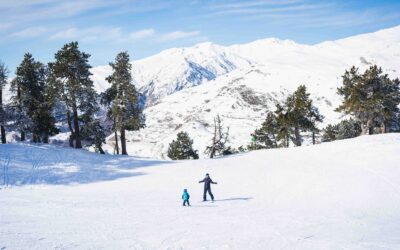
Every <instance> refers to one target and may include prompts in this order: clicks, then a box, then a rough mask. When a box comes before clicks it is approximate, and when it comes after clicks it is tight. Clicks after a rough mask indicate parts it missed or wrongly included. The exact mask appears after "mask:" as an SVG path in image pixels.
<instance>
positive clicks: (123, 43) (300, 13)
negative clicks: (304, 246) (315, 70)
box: [0, 0, 400, 72]
mask: <svg viewBox="0 0 400 250" xmlns="http://www.w3.org/2000/svg"><path fill="white" fill-rule="evenodd" d="M396 25H400V1H399V0H396V1H394V0H380V1H377V0H376V1H372V0H359V1H352V0H347V1H340V0H332V1H322V0H314V1H312V0H248V1H244V0H0V60H1V61H3V62H4V63H6V65H8V67H9V69H10V70H11V71H12V72H14V71H15V67H16V66H17V65H18V64H19V62H20V61H21V59H22V57H23V54H24V53H25V52H30V53H32V54H33V55H34V57H35V58H36V59H38V60H40V61H42V62H49V61H51V60H53V56H54V53H55V52H56V51H57V50H58V49H59V48H61V47H62V45H63V44H65V43H67V42H70V41H79V43H80V46H81V49H82V50H84V51H85V52H88V53H90V54H91V55H92V57H91V60H90V62H91V64H92V65H93V66H97V65H103V64H107V63H108V62H110V61H112V60H113V59H114V57H115V55H116V54H117V53H118V52H119V51H122V50H127V51H129V52H130V54H131V58H132V59H139V58H143V57H146V56H149V55H153V54H155V53H157V52H159V51H161V50H163V49H166V48H171V47H180V46H190V45H193V44H196V43H199V42H204V41H211V42H214V43H218V44H223V45H229V44H235V43H244V42H249V41H253V40H256V39H260V38H267V37H277V38H282V39H292V40H294V41H296V42H299V43H307V44H315V43H318V42H321V41H325V40H334V39H338V38H344V37H348V36H351V35H355V34H360V33H366V32H373V31H376V30H379V29H383V28H388V27H393V26H396Z"/></svg>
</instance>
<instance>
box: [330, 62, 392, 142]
mask: <svg viewBox="0 0 400 250" xmlns="http://www.w3.org/2000/svg"><path fill="white" fill-rule="evenodd" d="M342 78H343V85H342V87H340V88H338V90H337V92H338V94H339V95H341V96H342V97H343V102H342V104H341V105H340V106H339V107H338V108H337V109H336V111H338V112H343V113H344V114H346V115H352V116H353V117H355V118H356V119H357V120H358V121H359V122H360V123H361V134H373V133H374V128H376V127H379V128H380V132H382V133H385V132H387V131H388V128H390V127H391V126H392V124H391V123H393V122H396V121H395V120H396V119H395V117H396V114H397V113H398V112H399V109H398V105H399V103H400V92H399V80H398V79H395V80H391V79H389V77H388V75H387V74H383V71H382V69H381V68H379V67H378V66H376V65H374V66H371V67H370V68H369V69H367V70H366V71H365V72H364V74H362V75H361V74H359V73H358V68H356V67H354V66H353V67H352V68H351V69H350V70H346V71H345V73H344V75H343V76H342Z"/></svg>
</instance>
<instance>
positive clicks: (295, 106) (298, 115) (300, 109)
mask: <svg viewBox="0 0 400 250" xmlns="http://www.w3.org/2000/svg"><path fill="white" fill-rule="evenodd" d="M285 105H286V106H287V107H288V110H289V112H288V116H289V123H290V124H291V126H292V127H293V132H294V136H292V141H293V143H294V144H295V145H296V146H301V144H302V141H303V139H302V136H301V134H300V132H311V133H313V135H314V133H315V132H316V131H318V128H317V126H316V123H317V122H322V121H323V116H322V115H321V114H320V113H319V111H318V108H316V107H315V106H313V102H312V100H311V99H310V94H309V93H307V88H306V86H305V85H300V86H299V87H298V88H297V90H296V91H295V92H294V93H293V95H291V96H289V97H288V99H287V101H286V103H285ZM313 140H314V141H313V143H315V138H314V136H313Z"/></svg>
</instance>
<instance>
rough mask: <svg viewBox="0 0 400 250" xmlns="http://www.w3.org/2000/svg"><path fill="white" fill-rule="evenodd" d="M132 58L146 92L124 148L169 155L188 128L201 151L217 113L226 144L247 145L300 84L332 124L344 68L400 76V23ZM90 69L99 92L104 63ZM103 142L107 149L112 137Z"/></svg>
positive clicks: (336, 118)
mask: <svg viewBox="0 0 400 250" xmlns="http://www.w3.org/2000/svg"><path fill="white" fill-rule="evenodd" d="M132 63H133V71H132V76H133V78H134V82H135V84H136V86H137V87H138V89H139V90H140V91H141V92H142V93H144V94H145V96H146V97H147V102H146V107H147V108H146V109H145V114H146V118H147V121H146V124H147V127H146V128H145V129H142V130H141V131H140V132H130V133H128V134H127V139H128V153H130V154H133V155H139V156H146V157H157V158H167V156H166V153H167V150H168V145H169V143H170V142H171V141H172V140H173V139H175V138H176V134H177V133H179V132H180V131H187V132H189V135H190V136H191V137H192V138H193V139H194V146H195V149H197V150H199V153H200V155H201V156H202V157H204V154H203V152H204V150H205V148H206V146H207V145H208V143H209V142H210V140H211V137H212V131H213V127H212V123H213V118H214V117H215V116H216V115H217V114H219V115H220V116H221V118H222V120H223V122H224V124H225V125H226V126H229V127H230V135H231V136H230V139H231V142H230V144H231V145H232V146H233V147H239V146H241V145H243V146H246V145H248V144H249V142H250V134H251V133H252V132H253V131H254V130H255V129H256V128H257V127H259V126H260V125H261V123H262V121H263V120H264V119H265V114H266V112H267V110H274V104H275V103H276V101H279V100H281V99H283V98H284V97H285V96H286V95H287V93H288V92H292V91H294V90H295V89H296V88H297V87H298V86H299V85H300V84H305V85H306V86H307V88H308V90H309V92H310V93H311V95H312V98H313V99H314V101H315V104H316V106H318V108H319V109H320V111H321V113H322V114H323V115H324V116H325V121H324V124H321V127H323V126H325V125H326V124H329V123H334V122H338V121H339V119H340V118H341V116H340V114H338V113H336V112H334V109H335V108H336V107H337V106H338V105H339V103H340V97H339V96H338V95H337V94H336V89H337V87H339V86H340V85H341V84H342V81H341V76H342V75H343V73H344V72H345V70H346V69H349V68H350V67H351V66H353V65H354V66H357V67H359V68H360V71H364V70H365V69H366V68H368V67H369V66H370V65H372V64H377V65H379V66H381V67H382V68H383V70H384V72H385V73H388V74H389V76H390V77H392V78H395V77H399V76H400V70H399V69H400V26H397V27H394V28H390V29H385V30H381V31H378V32H375V33H370V34H363V35H358V36H353V37H349V38H346V39H341V40H337V41H329V42H323V43H320V44H316V45H303V44H298V43H296V42H294V41H290V40H280V39H276V38H269V39H263V40H257V41H254V42H251V43H248V44H241V45H232V46H221V45H216V44H212V43H209V42H208V43H201V44H198V45H195V46H193V47H189V48H175V49H169V50H166V51H163V52H161V53H160V54H157V55H154V56H151V57H148V58H145V59H142V60H138V61H133V62H132ZM92 72H93V74H94V76H93V79H94V81H95V84H96V88H97V90H98V91H99V92H101V91H103V90H105V89H106V88H107V87H108V86H109V85H108V83H107V82H106V81H105V80H104V78H105V77H106V76H107V75H109V74H110V72H111V71H110V67H109V66H100V67H96V68H93V70H92ZM108 144H109V145H108V147H106V149H107V150H108V151H109V152H112V148H113V143H112V140H111V137H110V140H109V142H108Z"/></svg>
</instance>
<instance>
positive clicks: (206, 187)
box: [199, 177, 217, 189]
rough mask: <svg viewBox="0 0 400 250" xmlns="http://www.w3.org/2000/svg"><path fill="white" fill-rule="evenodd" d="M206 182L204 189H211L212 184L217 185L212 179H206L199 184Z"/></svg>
mask: <svg viewBox="0 0 400 250" xmlns="http://www.w3.org/2000/svg"><path fill="white" fill-rule="evenodd" d="M202 182H204V188H205V189H208V188H210V187H211V184H217V183H216V182H213V180H211V178H210V177H206V178H204V179H203V180H201V181H199V183H202Z"/></svg>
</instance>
